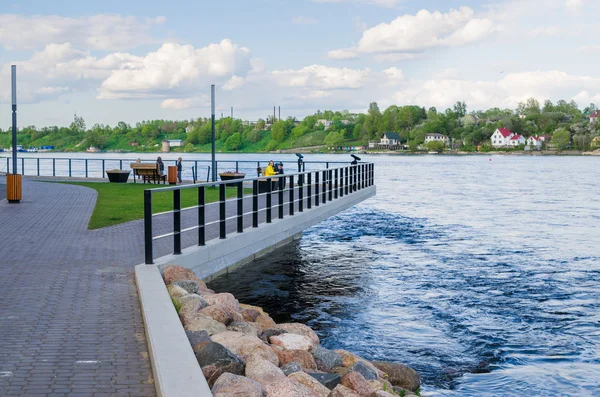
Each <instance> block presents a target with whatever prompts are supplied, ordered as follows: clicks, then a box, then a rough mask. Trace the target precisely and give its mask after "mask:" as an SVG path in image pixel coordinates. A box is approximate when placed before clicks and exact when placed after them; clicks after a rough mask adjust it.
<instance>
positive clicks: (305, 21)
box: [293, 16, 319, 25]
mask: <svg viewBox="0 0 600 397" xmlns="http://www.w3.org/2000/svg"><path fill="white" fill-rule="evenodd" d="M293 22H294V23H295V24H296V25H316V24H317V23H319V21H318V20H317V19H316V18H311V17H302V16H300V17H295V18H294V19H293Z"/></svg>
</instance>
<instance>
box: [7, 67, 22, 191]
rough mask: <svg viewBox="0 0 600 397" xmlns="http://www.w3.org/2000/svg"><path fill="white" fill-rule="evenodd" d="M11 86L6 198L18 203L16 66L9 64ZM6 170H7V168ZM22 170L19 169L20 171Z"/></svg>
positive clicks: (20, 179) (19, 177)
mask: <svg viewBox="0 0 600 397" xmlns="http://www.w3.org/2000/svg"><path fill="white" fill-rule="evenodd" d="M10 69H11V70H10V72H11V88H12V101H11V104H12V150H13V151H12V174H8V173H7V174H6V199H7V200H8V202H9V203H19V202H20V201H21V198H22V195H23V185H22V184H23V178H22V176H21V175H19V173H18V172H17V66H16V65H11V68H10ZM7 171H8V170H7ZM22 171H23V170H21V172H22Z"/></svg>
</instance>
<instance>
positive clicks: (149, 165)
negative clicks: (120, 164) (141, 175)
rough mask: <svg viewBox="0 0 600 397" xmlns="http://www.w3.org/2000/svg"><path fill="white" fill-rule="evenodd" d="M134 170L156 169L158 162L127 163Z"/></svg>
mask: <svg viewBox="0 0 600 397" xmlns="http://www.w3.org/2000/svg"><path fill="white" fill-rule="evenodd" d="M129 166H130V167H131V168H132V169H134V170H157V169H158V164H156V163H131V164H130V165H129Z"/></svg>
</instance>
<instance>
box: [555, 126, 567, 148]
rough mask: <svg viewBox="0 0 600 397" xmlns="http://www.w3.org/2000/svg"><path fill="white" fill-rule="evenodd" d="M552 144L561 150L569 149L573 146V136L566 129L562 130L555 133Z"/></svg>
mask: <svg viewBox="0 0 600 397" xmlns="http://www.w3.org/2000/svg"><path fill="white" fill-rule="evenodd" d="M552 143H553V144H555V145H556V146H557V147H558V148H559V149H560V150H565V149H568V148H569V147H570V144H571V134H570V133H569V131H567V130H566V129H564V128H560V129H558V130H556V131H554V135H553V136H552Z"/></svg>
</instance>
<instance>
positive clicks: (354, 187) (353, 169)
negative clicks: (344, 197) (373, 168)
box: [351, 165, 358, 192]
mask: <svg viewBox="0 0 600 397" xmlns="http://www.w3.org/2000/svg"><path fill="white" fill-rule="evenodd" d="M357 168H358V166H357V165H353V166H352V175H351V178H352V191H353V192H355V191H356V170H357Z"/></svg>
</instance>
